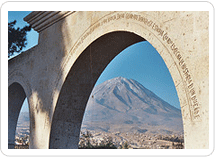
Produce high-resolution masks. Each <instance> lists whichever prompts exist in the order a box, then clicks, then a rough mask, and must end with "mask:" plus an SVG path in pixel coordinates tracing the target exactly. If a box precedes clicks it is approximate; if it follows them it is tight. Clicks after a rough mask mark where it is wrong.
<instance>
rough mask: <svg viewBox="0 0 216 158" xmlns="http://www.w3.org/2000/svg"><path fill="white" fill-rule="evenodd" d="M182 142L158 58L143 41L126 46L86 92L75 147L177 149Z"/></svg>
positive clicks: (171, 91) (170, 87)
mask: <svg viewBox="0 0 216 158" xmlns="http://www.w3.org/2000/svg"><path fill="white" fill-rule="evenodd" d="M110 141H112V142H110ZM183 142H184V132H183V123H182V115H181V109H180V103H179V99H178V96H177V92H176V88H175V85H174V83H173V80H172V77H171V75H170V73H169V70H168V68H167V66H166V65H165V63H164V61H163V59H162V57H161V56H160V54H159V53H158V52H157V50H156V49H155V48H154V47H153V46H152V45H151V44H150V43H149V42H148V41H143V42H139V43H136V44H133V45H131V46H129V47H127V48H126V49H125V50H123V51H122V52H121V53H120V54H118V55H117V56H116V57H115V58H114V59H113V60H112V61H111V62H110V63H109V64H108V66H107V67H106V69H105V70H104V71H103V73H102V74H101V75H100V77H99V79H98V81H97V83H96V84H95V86H94V88H93V90H92V92H91V95H90V97H89V100H88V103H87V106H86V110H85V114H84V117H83V122H82V127H81V136H80V142H79V148H81V149H83V148H84V149H86V148H93V149H94V148H113V145H114V146H115V147H116V148H119V149H121V148H135V149H137V148H139V149H149V148H150V149H167V148H169V149H176V148H178V149H182V148H184V146H183V145H184V144H183ZM126 144H127V146H125V145H126Z"/></svg>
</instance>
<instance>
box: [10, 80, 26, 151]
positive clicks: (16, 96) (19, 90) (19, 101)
mask: <svg viewBox="0 0 216 158" xmlns="http://www.w3.org/2000/svg"><path fill="white" fill-rule="evenodd" d="M25 98H26V93H25V90H24V89H23V87H22V86H21V84H19V83H18V82H14V83H12V84H11V85H10V86H9V88H8V149H14V142H15V132H16V126H17V121H18V117H19V114H20V110H21V107H22V105H23V102H24V100H25Z"/></svg>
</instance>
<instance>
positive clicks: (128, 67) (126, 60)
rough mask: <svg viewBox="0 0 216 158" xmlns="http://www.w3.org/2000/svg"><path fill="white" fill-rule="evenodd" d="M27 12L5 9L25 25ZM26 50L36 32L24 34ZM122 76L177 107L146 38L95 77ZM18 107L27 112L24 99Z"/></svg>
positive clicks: (169, 80) (161, 64)
mask: <svg viewBox="0 0 216 158" xmlns="http://www.w3.org/2000/svg"><path fill="white" fill-rule="evenodd" d="M29 13H30V12H21V11H19V12H8V22H11V21H13V20H17V26H18V27H23V26H25V25H27V23H26V22H24V21H23V18H24V17H25V16H26V15H28V14H29ZM27 40H28V41H27V42H28V44H27V47H26V48H25V49H24V50H26V49H29V48H31V47H32V46H34V45H37V42H38V33H37V32H35V31H33V30H32V31H31V32H29V33H28V35H27ZM118 76H122V77H125V78H128V79H134V80H136V81H138V82H140V83H141V84H142V85H143V86H144V87H146V88H147V89H149V90H151V91H152V92H154V93H155V94H156V95H158V96H159V97H160V98H162V99H163V100H165V101H166V102H168V103H170V104H171V105H173V106H175V107H177V108H179V109H180V103H179V99H178V96H177V92H176V89H175V86H174V83H173V80H172V77H171V75H170V73H169V70H168V69H167V67H166V65H165V63H164V61H163V59H162V58H161V56H160V55H159V54H158V52H157V51H156V49H155V48H154V47H153V46H152V45H151V44H150V43H148V42H147V41H144V42H140V43H136V44H134V45H132V46H130V47H128V48H126V49H125V50H123V51H122V52H121V53H120V54H119V55H117V56H116V57H115V58H114V59H113V60H112V61H111V62H110V64H109V65H108V66H107V67H106V69H105V70H104V72H103V73H102V74H101V76H100V77H99V79H98V81H97V83H96V84H100V83H102V82H104V81H106V80H109V79H111V78H115V77H118ZM22 110H24V111H27V110H28V108H27V102H26V101H25V102H24V106H23V108H22Z"/></svg>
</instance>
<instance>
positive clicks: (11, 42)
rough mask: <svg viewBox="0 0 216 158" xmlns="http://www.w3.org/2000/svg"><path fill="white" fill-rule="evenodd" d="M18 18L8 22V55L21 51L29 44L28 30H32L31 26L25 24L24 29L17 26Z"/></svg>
mask: <svg viewBox="0 0 216 158" xmlns="http://www.w3.org/2000/svg"><path fill="white" fill-rule="evenodd" d="M16 22H17V21H16V20H14V21H13V22H10V23H8V57H10V56H12V55H13V54H14V53H15V52H17V53H19V52H20V51H21V50H22V49H23V48H24V47H25V46H26V45H27V38H26V35H27V32H28V31H31V26H25V27H23V28H22V29H20V28H19V27H18V28H15V27H14V25H15V24H16Z"/></svg>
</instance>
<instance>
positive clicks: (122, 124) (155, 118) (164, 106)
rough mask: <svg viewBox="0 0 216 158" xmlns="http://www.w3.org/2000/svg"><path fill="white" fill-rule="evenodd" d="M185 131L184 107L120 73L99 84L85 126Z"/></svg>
mask: <svg viewBox="0 0 216 158" xmlns="http://www.w3.org/2000/svg"><path fill="white" fill-rule="evenodd" d="M85 129H88V130H95V131H105V132H116V131H121V132H140V133H145V132H151V133H160V134H172V133H183V124H182V116H181V111H180V110H179V109H177V108H175V107H174V106H171V105H170V104H168V103H167V102H165V101H164V100H162V99H161V98H159V97H158V96H157V95H155V94H154V93H153V92H151V91H150V90H148V89H146V88H145V87H144V86H143V85H141V84H140V83H138V82H137V81H135V80H132V79H130V80H129V79H126V78H123V77H117V78H114V79H111V80H108V81H105V82H104V83H102V84H100V85H98V86H96V87H95V88H94V89H93V91H92V93H91V96H90V98H89V101H88V104H87V108H86V112H85V116H84V119H83V126H82V130H85Z"/></svg>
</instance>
